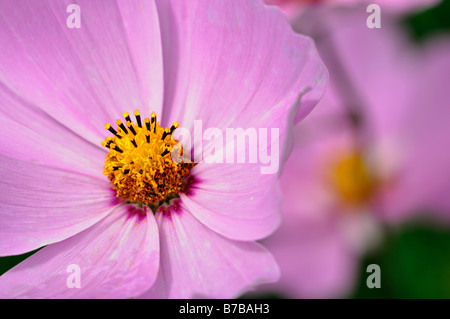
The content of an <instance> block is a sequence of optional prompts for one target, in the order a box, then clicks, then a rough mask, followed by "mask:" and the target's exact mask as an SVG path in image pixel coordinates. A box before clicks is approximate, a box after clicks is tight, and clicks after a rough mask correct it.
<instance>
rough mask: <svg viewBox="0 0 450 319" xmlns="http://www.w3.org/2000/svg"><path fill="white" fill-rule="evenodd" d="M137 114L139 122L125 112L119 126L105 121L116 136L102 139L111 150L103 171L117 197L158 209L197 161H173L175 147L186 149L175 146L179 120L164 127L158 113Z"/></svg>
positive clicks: (176, 192) (173, 194) (175, 193)
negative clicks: (113, 125) (142, 115)
mask: <svg viewBox="0 0 450 319" xmlns="http://www.w3.org/2000/svg"><path fill="white" fill-rule="evenodd" d="M134 115H135V117H136V124H135V123H134V122H132V121H131V118H130V115H129V114H128V112H125V113H124V114H123V116H124V118H125V120H126V121H125V124H124V123H123V122H122V121H121V120H117V121H116V123H117V129H114V128H113V127H112V126H111V125H110V124H108V123H107V124H105V128H106V129H107V130H109V131H110V132H111V133H112V134H113V136H112V137H107V138H106V139H105V140H104V141H103V142H102V146H104V147H106V148H108V149H109V152H108V154H107V155H106V159H105V168H104V170H103V174H105V175H108V178H109V180H110V181H111V184H112V187H113V188H114V189H115V190H116V192H117V197H120V198H122V199H123V200H125V201H127V202H132V203H136V204H138V205H140V206H142V205H147V206H149V207H152V208H157V206H159V205H160V204H161V203H162V202H164V201H168V200H170V199H171V198H174V197H178V195H179V193H180V191H182V190H183V187H184V186H185V182H186V178H187V176H188V175H189V171H190V170H191V168H192V167H193V166H194V165H195V164H194V163H183V162H182V163H177V162H174V161H173V160H172V156H171V153H172V150H174V151H178V152H179V154H178V155H180V156H181V155H182V154H183V148H178V147H175V145H177V144H178V142H177V141H176V140H175V139H173V138H172V133H173V131H174V130H175V129H176V128H177V127H178V123H177V122H174V123H173V125H172V126H171V127H170V128H167V127H166V128H163V127H161V126H160V125H159V123H158V121H157V119H156V115H155V113H152V115H151V118H150V119H149V118H145V119H144V120H143V121H142V119H141V116H140V113H139V111H136V112H134Z"/></svg>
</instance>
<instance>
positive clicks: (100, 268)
mask: <svg viewBox="0 0 450 319" xmlns="http://www.w3.org/2000/svg"><path fill="white" fill-rule="evenodd" d="M130 207H131V206H122V207H120V208H117V209H116V210H115V211H114V212H113V213H112V214H111V215H110V216H108V217H107V218H105V219H104V220H102V221H101V222H99V223H97V224H96V225H94V226H92V227H90V228H89V229H87V230H85V231H83V232H81V233H79V234H77V235H75V236H73V237H71V238H69V239H66V240H64V241H62V242H59V243H56V244H52V245H49V246H47V247H45V248H43V249H41V250H39V251H38V252H37V253H35V254H34V255H32V256H31V257H29V258H28V259H26V260H25V261H23V262H22V263H20V264H19V265H17V266H16V267H14V268H12V269H11V270H9V271H8V272H6V273H5V274H3V275H2V276H1V277H0V296H2V297H3V298H5V297H6V298H127V297H133V296H137V295H139V294H141V293H143V292H144V291H146V290H148V289H149V288H150V287H151V285H152V284H153V282H154V280H155V279H156V276H157V273H158V268H159V238H158V228H157V226H156V222H155V219H154V216H153V213H151V212H150V213H146V214H144V215H143V216H142V215H139V214H138V213H137V212H135V211H130ZM70 265H76V266H78V267H79V269H80V275H81V276H80V281H79V283H80V286H81V287H80V288H70V287H69V286H70V285H71V284H75V283H76V280H75V279H74V278H73V277H70V276H75V274H76V272H75V270H74V268H70V267H69V266H70ZM68 267H69V268H68ZM72 267H73V266H72Z"/></svg>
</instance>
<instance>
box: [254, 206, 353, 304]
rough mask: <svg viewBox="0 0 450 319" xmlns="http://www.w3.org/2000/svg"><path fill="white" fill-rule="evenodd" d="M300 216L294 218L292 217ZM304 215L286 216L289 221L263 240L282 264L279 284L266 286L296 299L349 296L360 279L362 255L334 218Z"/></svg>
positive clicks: (298, 213) (265, 287)
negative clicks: (356, 280) (349, 243)
mask: <svg viewBox="0 0 450 319" xmlns="http://www.w3.org/2000/svg"><path fill="white" fill-rule="evenodd" d="M294 213H296V214H297V217H296V218H294V219H292V218H290V216H288V214H294ZM298 215H301V212H300V211H297V212H289V213H286V214H285V215H284V217H285V218H286V222H285V223H283V225H282V227H280V229H278V230H277V232H276V233H275V234H274V235H273V236H271V237H269V238H268V239H266V240H264V241H263V245H264V246H266V247H267V249H269V251H271V252H272V253H273V254H274V257H275V259H276V260H277V262H278V263H279V265H280V269H281V278H280V280H279V281H278V282H277V283H274V284H271V285H267V286H264V287H262V288H261V289H262V290H267V289H269V290H272V291H273V290H276V291H280V292H282V293H285V294H287V295H288V296H289V297H292V298H336V297H342V296H344V295H345V294H346V293H348V292H349V291H350V290H351V288H352V287H353V284H354V282H355V279H356V271H357V261H358V256H357V255H356V254H355V253H354V251H352V249H351V247H350V246H349V245H348V243H347V242H346V241H345V238H344V237H343V234H342V233H341V231H340V229H339V227H337V226H338V225H337V224H336V223H335V220H333V218H330V217H331V215H330V216H329V218H327V219H322V220H320V219H317V218H316V219H314V218H308V217H306V218H305V216H303V218H302V220H300V216H298Z"/></svg>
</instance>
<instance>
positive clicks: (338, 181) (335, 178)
mask: <svg viewBox="0 0 450 319" xmlns="http://www.w3.org/2000/svg"><path fill="white" fill-rule="evenodd" d="M330 181H331V184H332V186H333V188H334V189H335V191H336V192H337V194H338V196H339V198H340V199H341V200H342V201H343V202H344V204H347V205H349V206H358V205H362V204H365V203H367V202H368V201H369V200H370V198H371V196H372V195H373V193H374V191H375V187H376V181H375V176H374V174H373V173H372V170H371V169H370V167H369V166H368V164H367V161H366V160H365V158H364V156H363V155H362V154H361V153H360V152H358V151H355V152H351V153H349V154H346V155H344V156H342V157H340V158H338V159H337V160H336V161H335V162H334V165H332V168H331V174H330Z"/></svg>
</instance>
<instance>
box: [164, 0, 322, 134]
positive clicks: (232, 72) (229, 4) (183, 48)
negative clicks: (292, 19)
mask: <svg viewBox="0 0 450 319" xmlns="http://www.w3.org/2000/svg"><path fill="white" fill-rule="evenodd" d="M157 7H158V13H159V17H160V20H161V23H162V25H161V34H162V39H163V52H164V68H165V70H164V81H165V82H164V83H165V99H164V112H165V113H164V121H165V123H172V122H173V121H179V122H180V125H181V126H183V127H186V128H188V129H190V128H191V127H192V125H193V121H194V120H195V119H201V120H203V127H204V128H207V127H218V128H225V127H244V128H246V127H251V126H253V127H260V126H262V125H269V124H268V123H269V122H270V119H271V118H272V117H270V116H273V115H275V117H276V118H278V117H283V120H284V122H283V125H287V120H288V114H289V113H290V112H291V111H292V112H293V113H294V114H293V117H296V119H297V120H299V119H301V118H303V117H304V116H306V115H307V114H308V113H309V112H310V111H311V109H312V108H313V107H314V105H315V104H316V103H317V101H318V99H319V98H320V96H321V95H322V94H323V92H324V89H325V85H326V79H327V76H326V70H325V68H324V66H323V64H322V62H321V60H320V58H319V56H318V54H317V52H316V50H315V48H314V45H313V43H312V41H311V39H309V38H306V37H303V36H301V35H296V34H295V33H294V32H292V30H291V28H290V27H289V25H288V23H287V21H286V19H285V18H284V17H283V15H282V14H281V13H280V12H279V11H278V10H276V9H275V8H268V7H266V6H264V5H263V4H262V1H260V0H249V1H240V0H230V1H209V0H195V1H189V2H184V3H180V2H179V1H166V0H162V1H157ZM306 91H307V92H306ZM302 92H304V93H305V95H304V97H303V99H302V102H301V106H300V112H299V114H297V110H291V108H292V104H293V103H294V101H295V100H296V99H297V97H298V95H299V94H300V93H302ZM269 112H272V113H271V114H270V115H269V114H268V113H269ZM263 119H265V121H263ZM277 124H279V123H277ZM266 127H271V126H266Z"/></svg>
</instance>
